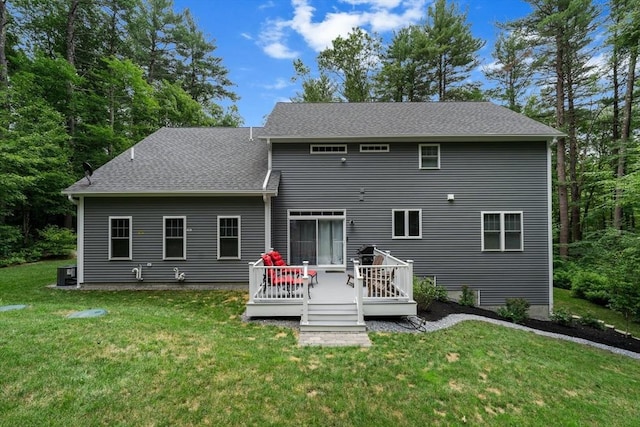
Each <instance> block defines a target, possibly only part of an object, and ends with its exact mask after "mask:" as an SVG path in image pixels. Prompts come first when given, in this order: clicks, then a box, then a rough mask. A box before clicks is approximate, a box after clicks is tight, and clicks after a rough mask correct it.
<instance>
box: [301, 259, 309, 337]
mask: <svg viewBox="0 0 640 427" xmlns="http://www.w3.org/2000/svg"><path fill="white" fill-rule="evenodd" d="M300 324H301V325H308V324H309V261H302V318H301V319H300Z"/></svg>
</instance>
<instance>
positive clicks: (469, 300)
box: [458, 285, 476, 307]
mask: <svg viewBox="0 0 640 427" xmlns="http://www.w3.org/2000/svg"><path fill="white" fill-rule="evenodd" d="M458 304H460V305H466V306H469V307H474V306H475V305H476V294H475V292H474V291H473V289H471V288H470V287H469V286H467V285H463V286H462V294H461V295H460V300H458Z"/></svg>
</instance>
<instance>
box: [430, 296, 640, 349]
mask: <svg viewBox="0 0 640 427" xmlns="http://www.w3.org/2000/svg"><path fill="white" fill-rule="evenodd" d="M456 313H464V314H475V315H478V316H484V317H488V318H491V319H499V320H504V319H503V318H501V317H500V316H498V314H497V313H495V312H493V311H490V310H483V309H481V308H478V307H468V306H464V305H460V304H458V303H455V302H451V301H448V302H441V301H435V302H433V303H432V304H431V305H430V306H429V309H428V310H426V311H421V312H419V313H418V316H420V317H421V318H423V319H425V320H428V321H431V322H434V321H438V320H440V319H443V318H445V317H447V316H448V315H450V314H456ZM522 325H524V326H528V327H530V328H533V329H538V330H541V331H547V332H554V333H556V334H562V335H568V336H571V337H576V338H583V339H585V340H589V341H593V342H597V343H600V344H606V345H609V346H611V347H617V348H622V349H624V350H629V351H633V352H635V353H640V340H638V339H635V338H632V337H628V336H625V335H624V334H621V333H619V332H616V331H614V330H612V329H605V330H599V329H596V328H592V327H589V326H585V325H580V324H578V323H575V322H574V324H572V325H570V326H563V325H560V324H558V323H555V322H551V321H544V320H537V319H526V320H525V321H524V322H523V323H522Z"/></svg>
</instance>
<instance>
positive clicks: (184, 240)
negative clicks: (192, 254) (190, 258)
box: [162, 215, 187, 260]
mask: <svg viewBox="0 0 640 427" xmlns="http://www.w3.org/2000/svg"><path fill="white" fill-rule="evenodd" d="M168 219H182V256H181V257H168V256H167V220H168ZM162 259H163V260H185V259H187V217H186V216H184V215H182V216H180V215H168V216H163V217H162Z"/></svg>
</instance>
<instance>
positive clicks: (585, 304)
mask: <svg viewBox="0 0 640 427" xmlns="http://www.w3.org/2000/svg"><path fill="white" fill-rule="evenodd" d="M553 304H554V306H555V307H556V308H565V309H567V310H569V311H570V312H571V314H577V315H578V316H584V315H585V314H589V313H590V314H592V315H593V317H595V318H597V319H600V320H602V321H604V322H605V323H607V324H609V325H614V326H615V327H616V329H620V330H626V329H627V321H626V320H625V319H624V317H623V316H622V315H621V314H620V313H617V312H615V311H613V310H610V309H608V308H606V307H602V306H601V305H598V304H594V303H592V302H591V301H587V300H583V299H580V298H574V297H572V296H571V291H570V290H568V289H560V288H553ZM628 329H629V332H630V333H631V334H632V335H633V336H635V337H640V323H638V322H633V321H632V322H629V327H628Z"/></svg>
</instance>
